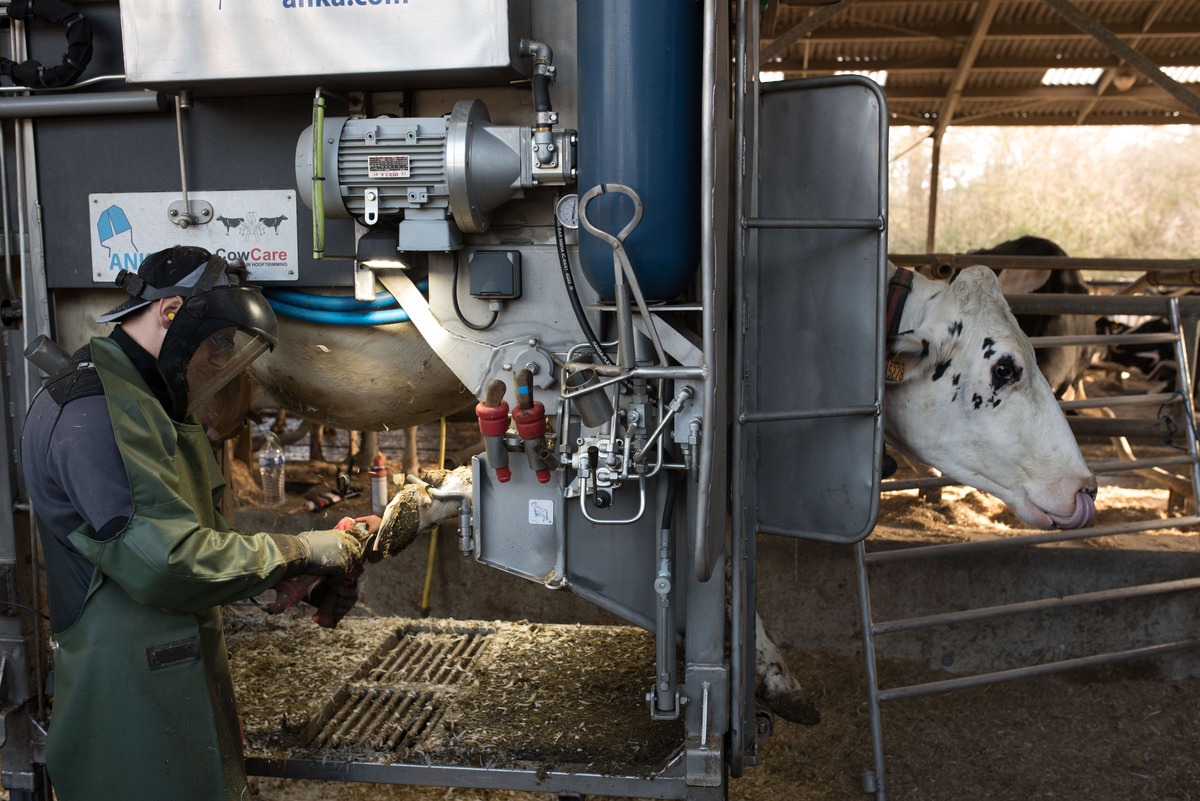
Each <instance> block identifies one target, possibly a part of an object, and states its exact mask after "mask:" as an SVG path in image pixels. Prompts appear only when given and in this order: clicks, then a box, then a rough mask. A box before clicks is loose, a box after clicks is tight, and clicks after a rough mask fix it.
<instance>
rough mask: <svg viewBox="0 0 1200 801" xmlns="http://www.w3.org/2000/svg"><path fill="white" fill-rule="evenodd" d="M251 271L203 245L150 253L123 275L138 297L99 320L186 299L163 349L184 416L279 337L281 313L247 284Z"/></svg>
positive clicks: (164, 369)
mask: <svg viewBox="0 0 1200 801" xmlns="http://www.w3.org/2000/svg"><path fill="white" fill-rule="evenodd" d="M246 274H247V273H246V270H245V267H244V266H240V265H230V264H229V263H228V262H226V261H225V260H224V259H222V258H221V257H220V256H214V255H213V254H211V253H209V252H208V251H207V250H205V249H204V248H197V247H186V246H182V245H176V246H175V247H173V248H168V249H166V250H161V251H159V252H157V253H152V254H150V255H149V256H147V257H146V259H145V260H144V261H143V262H142V265H141V267H139V268H138V271H137V273H136V274H134V273H130V272H129V271H127V270H122V271H121V272H120V273H119V274H118V275H117V285H118V286H120V287H121V288H122V289H124V290H125V291H126V292H128V293H129V294H130V295H131V297H130V299H129V300H128V301H126V302H125V303H123V304H121V305H120V306H117V307H116V308H115V309H113V310H111V311H109V312H108V313H107V314H105V315H103V316H101V317H100V318H99V319H98V322H112V321H118V320H119V319H120V318H121V317H123V316H125V315H126V314H128V313H130V312H132V311H134V310H135V309H140V308H142V307H144V306H146V305H148V304H149V303H151V302H153V301H155V300H158V299H160V298H166V297H181V298H183V305H182V306H180V308H179V310H178V311H177V312H176V313H175V317H174V319H173V320H172V321H171V325H170V327H169V328H168V329H167V333H166V336H165V337H164V338H163V343H162V347H161V348H160V349H159V353H158V371H159V372H160V373H162V376H163V378H164V379H165V380H166V383H167V390H168V392H169V393H170V395H171V401H172V405H173V408H172V409H171V410H170V411H171V416H172V417H174V418H175V419H177V420H180V419H183V417H184V416H186V414H187V413H188V412H190V411H193V410H195V409H196V407H197V406H198V405H199V404H200V403H202V402H203V401H205V400H207V399H208V398H209V397H211V396H212V395H213V394H214V393H216V391H217V390H219V389H220V388H221V387H223V386H224V385H225V384H227V383H228V382H229V381H231V380H233V379H234V378H235V377H236V376H237V375H238V373H240V372H241V371H242V370H243V369H245V367H246V366H247V365H248V364H250V362H252V361H254V359H256V358H258V356H259V355H261V354H262V353H263V351H265V350H267V349H268V348H274V347H275V344H276V342H277V341H278V340H277V337H276V330H277V326H276V320H275V312H274V311H272V310H271V306H270V304H268V303H267V300H266V298H264V297H263V295H262V290H260V289H259V288H258V287H255V286H246V285H245V283H244V280H245V277H246ZM201 351H203V352H202V353H201ZM197 356H199V357H200V358H194V357H197Z"/></svg>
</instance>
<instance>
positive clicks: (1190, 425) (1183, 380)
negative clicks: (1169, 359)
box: [1171, 298, 1200, 498]
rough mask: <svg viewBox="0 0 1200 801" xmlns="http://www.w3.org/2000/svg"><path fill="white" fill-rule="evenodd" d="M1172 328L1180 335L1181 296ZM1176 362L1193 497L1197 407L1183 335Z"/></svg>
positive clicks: (1197, 468)
mask: <svg viewBox="0 0 1200 801" xmlns="http://www.w3.org/2000/svg"><path fill="white" fill-rule="evenodd" d="M1171 328H1172V329H1173V330H1174V331H1175V332H1176V334H1177V335H1178V334H1179V333H1180V331H1181V323H1180V319H1179V298H1171ZM1175 363H1176V365H1177V366H1178V373H1177V380H1178V382H1179V383H1178V388H1179V395H1180V399H1181V400H1182V401H1183V419H1184V420H1185V421H1186V422H1187V425H1186V426H1184V428H1186V429H1187V441H1188V453H1189V454H1191V457H1192V497H1193V498H1196V497H1197V494H1198V493H1200V460H1198V459H1197V454H1196V447H1197V443H1196V409H1195V407H1194V406H1193V404H1192V392H1191V387H1192V374H1191V368H1190V359H1189V355H1188V352H1187V348H1186V347H1185V346H1184V343H1183V337H1182V336H1177V337H1176V339H1175Z"/></svg>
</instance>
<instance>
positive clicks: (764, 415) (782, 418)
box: [740, 403, 881, 423]
mask: <svg viewBox="0 0 1200 801" xmlns="http://www.w3.org/2000/svg"><path fill="white" fill-rule="evenodd" d="M880 413H881V411H880V407H879V404H877V403H873V404H870V405H869V406H868V405H864V406H830V407H827V408H825V409H798V410H794V411H786V412H742V415H741V418H740V419H741V421H742V422H743V423H784V422H789V421H791V420H816V419H820V418H825V417H874V416H876V415H878V414H880Z"/></svg>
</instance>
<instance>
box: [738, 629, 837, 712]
mask: <svg viewBox="0 0 1200 801" xmlns="http://www.w3.org/2000/svg"><path fill="white" fill-rule="evenodd" d="M754 679H755V686H756V688H757V695H758V698H759V700H760V701H762V702H763V704H764V705H765V706H767V707H768V708H769V709H770V710H771V711H772V712H773V713H774V714H776V715H778V716H779V717H781V718H783V719H784V720H790V721H791V722H793V723H803V724H804V725H806V726H811V725H813V724H814V723H820V722H821V713H820V712H818V711H817V708H816V707H815V706H813V702H812V700H811V699H810V698H809V697H808V693H807V692H805V690H804V688H803V687H801V686H800V682H799V681H797V680H796V677H795V676H793V675H792V672H791V671H790V670H788V666H787V662H786V661H784V658H783V654H782V653H780V651H779V649H778V648H777V647H776V646H775V643H774V641H773V640H772V639H771V638H770V637H768V636H767V630H766V629H765V628H763V622H762V618H761V617H759V616H758V614H757V613H756V614H755V615H754Z"/></svg>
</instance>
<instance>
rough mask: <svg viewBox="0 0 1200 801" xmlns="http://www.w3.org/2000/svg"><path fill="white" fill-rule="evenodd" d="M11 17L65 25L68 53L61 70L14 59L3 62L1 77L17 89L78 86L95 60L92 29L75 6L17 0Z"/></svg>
mask: <svg viewBox="0 0 1200 801" xmlns="http://www.w3.org/2000/svg"><path fill="white" fill-rule="evenodd" d="M8 16H9V17H11V18H12V19H19V20H25V19H31V18H37V19H40V20H45V21H46V22H54V23H58V24H60V25H65V26H66V28H67V52H66V53H64V54H63V57H62V64H60V65H58V66H57V67H44V66H42V64H41V62H39V61H35V60H33V59H30V60H28V61H23V62H21V63H20V64H18V63H17V62H15V61H13V60H12V59H8V58H0V75H4V76H6V77H8V79H9V80H11V81H12V82H13V83H14V84H16V85H17V86H29V87H33V88H37V89H49V88H53V87H58V86H69V85H70V84H73V83H75V81H76V80H77V79H78V78H79V76H80V75H82V74H83V71H84V70H85V69H87V65H88V63H90V62H91V60H92V26H91V24H90V23H89V22H88V21H87V19H85V18H84V16H83V14H82V13H81V12H79V11H76V10H75V7H74V6H72V5H71V4H69V3H64V2H63V0H13V3H12V4H11V5H9V7H8Z"/></svg>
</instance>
